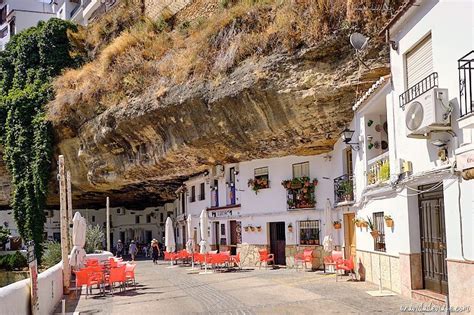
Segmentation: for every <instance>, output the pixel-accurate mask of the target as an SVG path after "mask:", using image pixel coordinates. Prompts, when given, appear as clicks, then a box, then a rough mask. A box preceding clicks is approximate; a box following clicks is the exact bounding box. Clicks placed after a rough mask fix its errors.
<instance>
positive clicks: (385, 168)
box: [379, 161, 390, 181]
mask: <svg viewBox="0 0 474 315" xmlns="http://www.w3.org/2000/svg"><path fill="white" fill-rule="evenodd" d="M379 178H380V180H381V181H386V180H389V179H390V163H389V162H388V161H385V162H383V163H382V165H381V166H380V177H379Z"/></svg>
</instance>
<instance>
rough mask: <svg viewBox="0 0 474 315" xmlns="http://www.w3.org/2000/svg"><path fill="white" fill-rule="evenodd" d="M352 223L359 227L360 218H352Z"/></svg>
mask: <svg viewBox="0 0 474 315" xmlns="http://www.w3.org/2000/svg"><path fill="white" fill-rule="evenodd" d="M352 223H354V224H355V226H356V227H361V224H362V220H361V219H360V218H354V219H352Z"/></svg>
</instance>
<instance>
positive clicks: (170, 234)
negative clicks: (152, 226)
mask: <svg viewBox="0 0 474 315" xmlns="http://www.w3.org/2000/svg"><path fill="white" fill-rule="evenodd" d="M165 246H166V251H167V252H168V253H172V252H174V251H175V249H176V242H175V240H174V229H173V221H172V220H171V218H170V217H168V218H167V219H166V225H165Z"/></svg>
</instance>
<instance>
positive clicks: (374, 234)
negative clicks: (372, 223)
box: [370, 230, 380, 238]
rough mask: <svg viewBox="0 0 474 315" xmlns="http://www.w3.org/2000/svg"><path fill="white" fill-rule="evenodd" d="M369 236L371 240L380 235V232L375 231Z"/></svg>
mask: <svg viewBox="0 0 474 315" xmlns="http://www.w3.org/2000/svg"><path fill="white" fill-rule="evenodd" d="M370 234H371V235H372V237H373V238H377V237H378V236H379V235H380V232H379V231H377V230H373V231H370Z"/></svg>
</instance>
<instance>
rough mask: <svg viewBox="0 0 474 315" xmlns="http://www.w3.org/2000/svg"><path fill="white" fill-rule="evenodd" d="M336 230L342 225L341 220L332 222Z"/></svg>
mask: <svg viewBox="0 0 474 315" xmlns="http://www.w3.org/2000/svg"><path fill="white" fill-rule="evenodd" d="M332 225H333V226H334V228H335V229H336V230H339V229H340V228H341V227H342V224H341V220H336V221H334V222H333V223H332Z"/></svg>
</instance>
